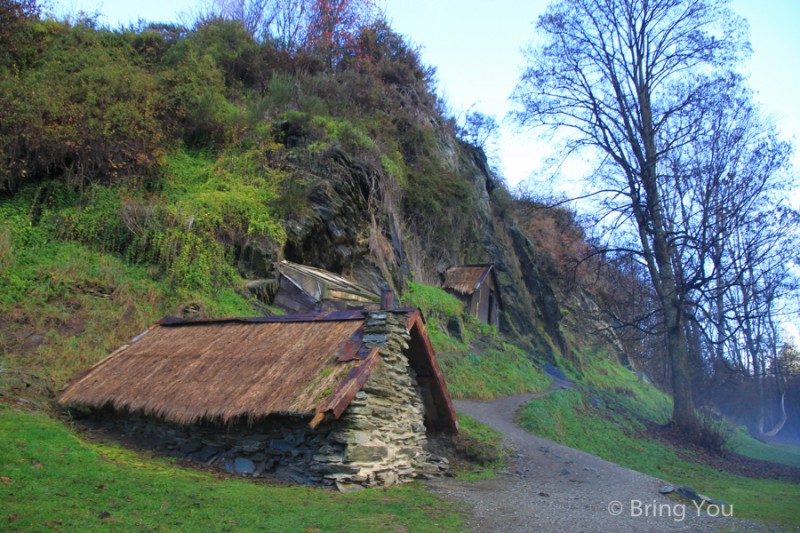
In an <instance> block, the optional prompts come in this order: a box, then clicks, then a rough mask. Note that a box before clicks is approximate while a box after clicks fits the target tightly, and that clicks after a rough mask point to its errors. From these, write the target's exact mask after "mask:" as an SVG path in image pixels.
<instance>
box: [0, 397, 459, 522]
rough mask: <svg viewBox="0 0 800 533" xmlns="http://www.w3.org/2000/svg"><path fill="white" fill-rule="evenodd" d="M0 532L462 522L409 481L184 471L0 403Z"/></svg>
mask: <svg viewBox="0 0 800 533" xmlns="http://www.w3.org/2000/svg"><path fill="white" fill-rule="evenodd" d="M0 435H2V436H3V438H2V439H0V465H2V466H0V500H1V501H2V502H3V506H2V510H0V523H2V529H3V531H26V532H30V531H96V530H98V531H99V530H103V531H109V530H113V531H234V530H235V531H255V530H264V531H348V532H349V531H454V530H459V529H460V528H461V527H462V522H461V515H460V514H459V513H458V512H457V509H456V508H455V507H454V506H453V505H452V504H449V503H445V502H443V501H442V500H441V499H439V498H438V497H436V496H434V495H432V494H430V493H428V492H426V490H425V489H424V487H423V486H422V485H418V484H411V485H405V486H401V487H391V488H389V489H379V490H365V491H362V492H359V493H355V494H339V493H337V492H334V491H331V490H324V489H317V488H310V487H295V486H292V487H288V486H270V485H267V484H264V483H258V482H253V481H248V480H241V479H230V478H225V477H216V476H214V475H211V474H208V473H204V472H198V471H194V470H189V469H183V468H179V467H177V466H175V465H174V464H172V463H171V462H170V461H168V460H165V459H155V458H150V457H147V456H144V455H141V454H138V453H135V452H132V451H129V450H125V449H122V448H119V447H117V446H114V445H108V444H102V445H97V444H87V443H84V442H82V441H81V440H80V439H79V438H78V437H77V436H76V435H75V434H74V433H72V432H71V431H69V430H68V429H67V428H66V427H64V425H63V424H62V423H61V422H58V421H56V420H53V419H51V418H49V417H47V416H44V415H38V414H31V413H23V412H18V411H15V410H12V409H10V408H8V407H3V406H0Z"/></svg>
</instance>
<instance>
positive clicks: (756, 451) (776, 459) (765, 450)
mask: <svg viewBox="0 0 800 533" xmlns="http://www.w3.org/2000/svg"><path fill="white" fill-rule="evenodd" d="M733 451H735V452H736V453H738V454H741V455H745V456H747V457H753V458H755V459H761V460H764V461H772V462H773V463H780V464H784V465H787V466H793V467H795V468H800V447H797V446H790V445H788V444H778V443H766V442H761V441H760V440H757V439H754V438H753V437H751V436H750V434H749V433H748V432H747V430H746V429H745V428H738V429H737V430H736V433H735V434H734V436H733Z"/></svg>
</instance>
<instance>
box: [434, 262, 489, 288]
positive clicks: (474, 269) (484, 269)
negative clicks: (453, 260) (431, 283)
mask: <svg viewBox="0 0 800 533" xmlns="http://www.w3.org/2000/svg"><path fill="white" fill-rule="evenodd" d="M493 272H494V263H485V264H480V265H459V266H454V267H450V268H448V269H447V272H445V274H444V285H443V288H445V289H450V290H452V291H454V292H457V293H459V294H466V295H471V294H472V293H474V292H475V291H477V290H478V289H479V288H480V286H481V284H482V283H483V282H484V281H485V280H486V277H487V276H489V274H493ZM495 285H496V283H495Z"/></svg>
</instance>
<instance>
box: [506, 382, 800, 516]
mask: <svg viewBox="0 0 800 533" xmlns="http://www.w3.org/2000/svg"><path fill="white" fill-rule="evenodd" d="M624 399H625V401H624V402H623V403H626V404H628V405H635V404H636V399H635V398H634V399H633V401H631V399H630V398H629V397H625V398H624ZM621 405H622V404H621V403H618V404H616V405H613V406H611V405H609V404H605V405H604V406H601V407H593V406H591V405H590V404H589V403H588V402H587V401H586V398H585V396H584V395H583V394H582V393H581V392H578V391H568V392H563V393H558V394H554V395H551V396H548V397H546V398H542V399H539V400H534V401H532V402H531V403H529V404H528V405H527V406H525V408H524V409H523V410H522V412H521V413H520V425H521V426H522V427H523V428H524V429H526V430H527V431H530V432H531V433H535V434H536V435H539V436H541V437H544V438H547V439H551V440H554V441H556V442H558V443H561V444H564V445H566V446H571V447H574V448H578V449H581V450H584V451H586V452H589V453H592V454H594V455H597V456H599V457H602V458H603V459H606V460H608V461H612V462H614V463H617V464H620V465H622V466H626V467H628V468H631V469H633V470H638V471H640V472H644V473H645V474H649V475H652V476H655V477H658V478H661V479H663V480H665V481H668V482H669V483H672V484H679V485H689V486H691V487H694V488H695V489H696V490H698V491H699V492H701V493H703V494H706V495H708V496H710V497H712V498H719V499H722V500H724V501H726V502H728V503H730V504H732V505H733V508H734V514H735V516H737V517H742V518H756V519H761V520H766V521H774V522H778V523H781V524H784V525H791V526H798V525H800V484H793V483H786V482H781V481H773V480H767V479H751V478H745V477H741V476H736V475H733V474H730V473H727V472H723V471H719V470H715V469H713V468H710V467H707V466H704V465H702V464H698V463H696V462H691V461H688V460H686V459H684V458H682V457H680V456H679V455H678V454H677V453H676V452H675V450H674V449H673V448H672V447H671V446H669V445H667V444H665V443H663V442H661V441H658V440H655V439H652V438H649V437H647V436H646V435H644V434H643V432H642V430H643V429H644V426H643V421H642V419H640V418H639V415H638V414H637V412H636V411H631V410H629V409H627V408H622V407H621ZM610 407H613V409H612V408H610Z"/></svg>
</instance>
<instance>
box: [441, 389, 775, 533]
mask: <svg viewBox="0 0 800 533" xmlns="http://www.w3.org/2000/svg"><path fill="white" fill-rule="evenodd" d="M560 385H562V386H559V387H554V388H553V389H551V391H548V392H547V393H542V394H538V395H534V394H523V395H519V396H513V397H510V398H504V399H501V400H496V401H492V402H480V401H470V400H460V401H456V402H455V405H456V409H457V410H458V411H459V412H461V413H464V414H467V415H469V416H471V417H473V418H475V419H476V420H479V421H481V422H483V423H485V424H488V425H489V426H491V427H493V428H494V429H496V430H498V431H500V432H501V433H503V435H505V441H504V445H505V446H507V447H508V448H510V449H511V450H512V459H511V464H510V466H509V468H508V471H507V474H505V475H501V476H500V477H499V478H497V479H488V480H483V481H476V482H466V481H458V480H441V481H437V482H434V483H431V484H430V487H431V489H432V490H434V491H436V492H438V493H440V494H443V495H445V496H447V497H450V498H453V499H456V500H463V501H466V502H468V503H469V504H471V505H472V507H473V513H472V517H471V519H470V520H469V522H468V525H469V527H470V528H471V529H472V530H474V531H480V532H486V531H503V532H513V531H525V532H571V533H577V532H602V533H609V532H616V533H625V532H636V533H639V532H656V531H659V532H660V531H691V532H711V531H719V530H724V531H758V532H761V531H768V529H767V528H765V527H764V526H763V525H761V524H755V523H752V522H747V521H744V520H739V519H735V518H729V517H723V516H708V515H707V514H706V513H704V512H703V511H698V509H697V507H696V506H695V504H693V503H691V502H687V501H684V500H679V499H675V498H672V497H669V496H664V495H662V494H660V493H659V492H658V489H659V487H660V486H661V485H664V484H666V483H665V482H662V481H659V480H658V479H656V478H654V477H650V476H647V475H644V474H641V473H639V472H635V471H633V470H629V469H627V468H624V467H621V466H619V465H616V464H614V463H609V462H608V461H604V460H602V459H600V458H598V457H595V456H593V455H590V454H588V453H584V452H581V451H579V450H574V449H572V448H567V447H565V446H561V445H558V444H555V443H553V442H551V441H548V440H545V439H542V438H539V437H536V436H535V435H531V434H530V433H527V432H525V431H523V430H522V429H520V428H518V427H517V426H516V424H515V423H514V414H515V412H516V411H517V410H518V409H519V408H520V407H521V406H523V405H524V404H525V403H527V402H528V401H530V400H531V399H533V398H536V397H540V396H543V395H546V394H548V393H550V392H552V391H553V390H555V389H558V388H565V387H564V386H563V384H560ZM709 496H711V497H713V496H714V495H713V494H710V495H709ZM719 511H720V514H721V512H724V513H725V514H731V512H732V513H733V515H734V516H735V514H736V510H735V507H734V508H732V507H731V506H726V507H725V508H723V509H719Z"/></svg>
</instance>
